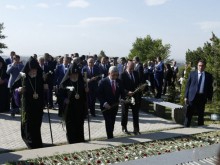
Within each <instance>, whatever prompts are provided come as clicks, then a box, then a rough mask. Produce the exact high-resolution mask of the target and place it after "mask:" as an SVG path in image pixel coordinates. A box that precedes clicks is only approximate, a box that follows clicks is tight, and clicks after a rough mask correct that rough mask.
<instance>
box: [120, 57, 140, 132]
mask: <svg viewBox="0 0 220 165" xmlns="http://www.w3.org/2000/svg"><path fill="white" fill-rule="evenodd" d="M120 80H121V81H122V84H123V86H124V90H125V93H126V94H127V96H128V97H133V98H134V103H127V102H124V103H122V118H121V125H122V131H123V132H125V133H128V130H127V123H128V108H129V107H131V109H132V116H133V126H134V134H140V132H139V108H140V104H141V93H140V92H138V93H134V91H135V89H136V88H137V87H138V86H139V84H140V79H139V76H138V72H137V71H134V63H133V62H132V61H128V63H127V68H126V71H125V72H123V73H122V74H121V75H120Z"/></svg>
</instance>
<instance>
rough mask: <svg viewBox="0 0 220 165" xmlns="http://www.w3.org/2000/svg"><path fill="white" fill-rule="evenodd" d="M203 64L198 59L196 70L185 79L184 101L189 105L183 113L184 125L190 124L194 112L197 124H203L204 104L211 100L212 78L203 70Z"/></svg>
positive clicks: (203, 62)
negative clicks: (196, 115) (196, 116)
mask: <svg viewBox="0 0 220 165" xmlns="http://www.w3.org/2000/svg"><path fill="white" fill-rule="evenodd" d="M205 65H206V63H205V61H203V60H199V62H198V64H197V68H198V70H196V71H193V72H191V73H190V75H189V78H188V81H187V85H186V91H185V103H186V104H188V105H189V109H188V111H187V112H186V114H185V121H184V126H185V127H189V126H190V124H191V119H192V116H193V115H194V114H195V113H197V114H198V125H199V126H200V125H204V111H205V104H206V103H207V101H209V102H210V101H211V100H212V95H213V87H212V82H213V78H212V75H211V74H210V73H208V72H206V71H205Z"/></svg>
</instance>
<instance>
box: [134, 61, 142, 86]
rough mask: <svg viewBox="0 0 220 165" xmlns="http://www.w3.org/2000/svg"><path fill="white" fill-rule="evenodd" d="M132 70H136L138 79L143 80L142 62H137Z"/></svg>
mask: <svg viewBox="0 0 220 165" xmlns="http://www.w3.org/2000/svg"><path fill="white" fill-rule="evenodd" d="M134 70H135V71H137V72H138V76H139V80H140V81H141V82H143V74H144V67H143V64H142V63H138V64H137V65H136V66H135V68H134Z"/></svg>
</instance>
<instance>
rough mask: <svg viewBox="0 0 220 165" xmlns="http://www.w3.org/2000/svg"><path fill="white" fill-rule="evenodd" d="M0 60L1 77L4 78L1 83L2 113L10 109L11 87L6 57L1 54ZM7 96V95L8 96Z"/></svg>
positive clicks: (0, 102)
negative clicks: (9, 85) (9, 86)
mask: <svg viewBox="0 0 220 165" xmlns="http://www.w3.org/2000/svg"><path fill="white" fill-rule="evenodd" d="M0 62H1V63H2V67H1V68H0V79H1V80H4V83H3V84H0V113H1V112H8V111H9V98H8V97H9V89H8V78H9V76H8V75H7V74H6V69H7V65H6V63H5V61H4V59H3V58H2V57H1V56H0ZM6 96H7V97H6Z"/></svg>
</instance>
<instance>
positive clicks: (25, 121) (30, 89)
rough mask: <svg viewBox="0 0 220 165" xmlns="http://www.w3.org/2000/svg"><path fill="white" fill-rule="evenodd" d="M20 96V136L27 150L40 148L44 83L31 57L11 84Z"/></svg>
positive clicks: (38, 68) (39, 70) (40, 72)
mask: <svg viewBox="0 0 220 165" xmlns="http://www.w3.org/2000/svg"><path fill="white" fill-rule="evenodd" d="M13 89H14V91H15V92H18V93H20V95H21V100H20V103H21V105H20V106H21V136H22V139H23V140H24V142H25V143H26V145H27V147H28V148H31V149H34V148H41V147H43V145H42V138H41V124H42V116H43V107H44V81H43V75H42V69H41V68H40V66H39V64H38V62H37V60H36V59H34V58H33V57H30V59H29V60H28V61H27V63H26V65H25V66H24V68H23V70H22V72H21V73H20V75H19V76H18V78H17V80H16V81H15V83H14V84H13Z"/></svg>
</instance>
